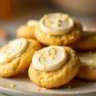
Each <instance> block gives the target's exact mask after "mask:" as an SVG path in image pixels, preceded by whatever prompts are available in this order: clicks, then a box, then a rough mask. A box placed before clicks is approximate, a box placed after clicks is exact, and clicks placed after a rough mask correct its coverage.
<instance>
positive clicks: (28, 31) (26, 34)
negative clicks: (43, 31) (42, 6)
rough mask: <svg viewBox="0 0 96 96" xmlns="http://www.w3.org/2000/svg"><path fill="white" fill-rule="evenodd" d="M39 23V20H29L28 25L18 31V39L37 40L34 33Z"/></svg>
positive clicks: (22, 26)
mask: <svg viewBox="0 0 96 96" xmlns="http://www.w3.org/2000/svg"><path fill="white" fill-rule="evenodd" d="M37 23H38V21H37V20H29V21H28V22H27V24H26V25H21V26H20V27H19V28H18V29H17V37H22V38H33V39H35V34H34V31H35V26H36V24H37Z"/></svg>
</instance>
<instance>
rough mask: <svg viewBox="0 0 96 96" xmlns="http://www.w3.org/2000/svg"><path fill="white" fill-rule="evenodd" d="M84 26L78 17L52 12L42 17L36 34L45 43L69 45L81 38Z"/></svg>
mask: <svg viewBox="0 0 96 96" xmlns="http://www.w3.org/2000/svg"><path fill="white" fill-rule="evenodd" d="M81 34H82V26H81V24H80V23H79V21H78V20H77V19H73V18H71V17H69V15H67V14H63V13H51V14H48V15H45V16H44V17H43V18H41V19H40V22H39V23H38V24H37V25H36V29H35V36H36V39H37V40H38V41H40V42H41V43H42V44H45V45H68V44H72V43H74V42H76V41H77V40H79V39H80V37H81Z"/></svg>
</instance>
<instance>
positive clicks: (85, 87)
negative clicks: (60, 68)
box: [0, 72, 96, 96]
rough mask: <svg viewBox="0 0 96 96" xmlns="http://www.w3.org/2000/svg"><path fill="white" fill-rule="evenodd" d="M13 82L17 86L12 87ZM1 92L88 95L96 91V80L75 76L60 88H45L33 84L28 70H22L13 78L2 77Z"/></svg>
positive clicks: (20, 95) (32, 95) (25, 95)
mask: <svg viewBox="0 0 96 96" xmlns="http://www.w3.org/2000/svg"><path fill="white" fill-rule="evenodd" d="M11 84H15V85H16V86H15V87H14V88H11V87H10V85H11ZM0 92H3V93H7V94H10V95H16V96H35V95H36V96H75V95H76V96H81V95H82V96H83V95H84V96H88V95H90V94H91V95H92V94H95V93H96V82H87V81H82V80H79V79H78V78H75V79H74V80H72V81H71V82H70V83H69V84H67V85H64V86H62V87H60V88H58V89H45V88H40V87H38V86H36V85H35V84H33V83H32V82H31V81H30V79H29V78H28V74H27V72H22V73H20V74H18V75H17V76H15V77H12V78H1V77H0Z"/></svg>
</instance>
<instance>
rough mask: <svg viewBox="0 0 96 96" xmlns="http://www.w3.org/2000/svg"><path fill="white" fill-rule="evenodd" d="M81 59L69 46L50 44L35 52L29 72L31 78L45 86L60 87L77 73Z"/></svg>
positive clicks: (39, 84)
mask: <svg viewBox="0 0 96 96" xmlns="http://www.w3.org/2000/svg"><path fill="white" fill-rule="evenodd" d="M79 68H80V61H79V59H78V57H77V56H76V53H75V51H73V50H72V49H71V48H69V47H61V46H49V47H46V48H43V49H41V50H39V51H37V52H35V54H34V56H33V59H32V63H31V65H30V67H29V70H28V74H29V78H30V80H31V81H32V82H33V83H35V84H36V85H38V86H41V87H45V88H58V87H60V86H62V85H65V84H67V83H69V82H70V81H71V80H72V79H73V78H74V76H75V75H76V74H77V72H78V70H79Z"/></svg>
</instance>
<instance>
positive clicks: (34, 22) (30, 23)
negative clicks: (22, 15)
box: [27, 20, 38, 26]
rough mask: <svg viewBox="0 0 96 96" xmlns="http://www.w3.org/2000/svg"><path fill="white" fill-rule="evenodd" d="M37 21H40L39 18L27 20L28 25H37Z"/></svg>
mask: <svg viewBox="0 0 96 96" xmlns="http://www.w3.org/2000/svg"><path fill="white" fill-rule="evenodd" d="M37 23H38V21H37V20H29V21H28V22H27V26H36V25H37Z"/></svg>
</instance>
